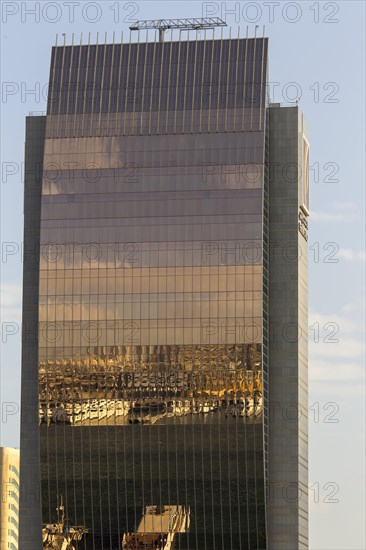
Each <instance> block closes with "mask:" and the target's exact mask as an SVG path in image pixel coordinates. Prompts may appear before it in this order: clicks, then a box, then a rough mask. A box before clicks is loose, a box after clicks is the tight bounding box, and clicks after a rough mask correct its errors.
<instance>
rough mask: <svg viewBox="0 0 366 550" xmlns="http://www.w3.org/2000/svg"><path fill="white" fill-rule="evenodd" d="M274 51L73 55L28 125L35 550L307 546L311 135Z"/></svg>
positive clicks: (26, 509) (28, 441)
mask: <svg viewBox="0 0 366 550" xmlns="http://www.w3.org/2000/svg"><path fill="white" fill-rule="evenodd" d="M209 34H210V36H209ZM233 34H234V32H233ZM183 37H184V40H183ZM267 49H268V40H267V39H266V38H258V37H255V38H250V39H249V38H242V37H241V36H240V33H237V36H236V37H232V33H231V31H230V37H229V38H228V37H226V36H225V37H224V36H223V34H222V33H221V36H219V37H218V36H217V32H216V36H215V33H214V32H212V31H210V33H208V32H207V36H206V33H205V35H204V36H203V34H202V33H201V34H200V35H199V34H198V32H197V31H195V32H191V33H190V36H189V35H188V37H187V35H183V34H180V35H179V39H176V37H175V36H173V33H172V35H171V37H170V34H169V33H166V36H165V41H163V42H159V41H157V36H155V38H154V39H153V40H151V37H150V36H147V35H146V36H145V35H144V37H142V34H141V37H140V34H139V37H138V39H137V38H136V41H135V42H131V39H130V41H129V43H126V42H124V41H123V37H122V39H121V40H120V41H119V40H118V42H117V41H116V40H115V38H113V42H112V43H107V40H104V42H103V43H102V44H98V43H97V44H90V43H88V44H87V45H82V44H80V45H76V44H74V43H73V44H72V45H66V44H64V45H62V46H56V47H54V48H53V49H52V58H51V68H50V95H49V100H48V106H47V115H45V116H35V117H28V118H27V131H26V164H25V172H26V183H25V263H24V305H23V327H24V329H23V367H22V369H23V370H22V410H23V414H22V426H21V480H22V487H23V498H22V503H21V512H20V544H21V546H20V548H21V549H22V550H27V549H29V550H35V549H38V548H42V536H43V545H44V548H51V547H52V546H50V545H51V543H52V540H51V539H52V536H53V535H52V532H51V531H52V525H54V524H60V525H62V526H63V527H65V526H67V528H68V529H71V531H72V529H74V531H75V529H77V528H79V529H82V531H83V533H82V535H80V537H79V539H80V540H77V537H76V535H75V542H73V544H74V546H75V548H80V549H81V548H83V549H88V550H89V549H93V550H101V549H122V548H126V549H128V548H131V549H132V548H133V549H137V548H151V549H158V548H161V549H163V548H166V549H168V548H171V547H173V545H174V548H176V549H181V550H204V549H206V550H213V549H217V550H224V549H225V550H244V549H245V550H264V549H267V548H268V549H271V550H274V549H281V550H285V549H287V548H288V549H291V550H294V549H296V548H299V549H300V548H301V549H305V548H307V496H306V495H307V422H306V417H307V404H306V399H307V389H306V388H307V336H306V332H307V294H306V293H307V266H306V258H307V244H306V241H307V216H308V175H307V174H308V168H307V166H308V165H307V163H308V141H307V139H306V130H305V128H304V122H303V117H302V115H301V114H300V112H299V109H298V107H297V106H296V107H288V108H283V107H281V106H280V105H277V104H269V103H268V99H267V95H266V82H267V66H268V53H267ZM35 327H36V328H35ZM272 404H275V405H276V406H275V407H272V406H271V405H272ZM294 408H295V410H296V411H300V412H301V414H298V415H297V416H296V418H295V419H294V416H293V410H294ZM61 503H62V504H61ZM60 510H61V511H60ZM61 512H62V514H61ZM60 514H61V515H63V517H62V518H60ZM42 525H43V531H42V529H41V526H42ZM70 526H72V527H70ZM78 532H79V531H78ZM70 536H71V535H70Z"/></svg>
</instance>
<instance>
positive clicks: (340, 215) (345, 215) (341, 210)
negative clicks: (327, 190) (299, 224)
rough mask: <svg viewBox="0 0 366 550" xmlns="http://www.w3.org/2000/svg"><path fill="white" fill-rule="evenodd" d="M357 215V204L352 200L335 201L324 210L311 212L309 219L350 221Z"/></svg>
mask: <svg viewBox="0 0 366 550" xmlns="http://www.w3.org/2000/svg"><path fill="white" fill-rule="evenodd" d="M359 217H360V213H359V209H358V206H357V205H356V204H354V203H352V202H344V203H339V202H338V203H337V202H335V203H333V204H332V205H331V206H330V209H329V210H328V211H326V212H316V211H314V212H313V211H312V212H311V220H314V221H316V222H350V221H354V220H355V219H358V218H359Z"/></svg>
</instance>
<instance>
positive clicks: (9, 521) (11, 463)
mask: <svg viewBox="0 0 366 550" xmlns="http://www.w3.org/2000/svg"><path fill="white" fill-rule="evenodd" d="M0 476H1V477H0V479H1V502H0V548H1V550H3V549H4V550H5V549H6V550H7V549H10V550H18V522H19V449H11V448H8V447H0Z"/></svg>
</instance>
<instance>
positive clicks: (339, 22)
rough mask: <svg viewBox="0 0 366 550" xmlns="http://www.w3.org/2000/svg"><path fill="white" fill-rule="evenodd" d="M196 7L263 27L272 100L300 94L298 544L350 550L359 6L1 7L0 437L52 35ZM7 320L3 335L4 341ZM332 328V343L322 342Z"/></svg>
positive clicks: (356, 398)
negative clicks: (305, 222)
mask: <svg viewBox="0 0 366 550" xmlns="http://www.w3.org/2000/svg"><path fill="white" fill-rule="evenodd" d="M72 7H73V10H72ZM72 11H73V13H72ZM31 12H33V14H32V13H31ZM205 15H212V16H218V17H222V18H223V19H225V20H226V22H227V23H228V25H231V26H232V27H234V28H233V34H234V35H236V33H237V26H238V25H240V27H241V34H242V36H245V32H246V26H247V25H249V36H253V34H254V27H255V25H256V24H257V25H259V26H260V29H259V32H260V34H262V32H263V30H262V27H263V25H265V27H266V35H267V36H269V39H270V46H269V48H270V49H269V55H270V76H269V81H270V83H271V84H270V91H271V99H272V101H274V102H281V103H285V104H286V103H288V104H290V103H291V100H293V98H294V97H295V96H297V95H299V96H300V97H301V100H300V106H301V109H302V110H303V112H304V114H305V117H306V119H307V123H308V128H309V140H310V144H311V162H310V164H311V167H312V169H311V218H310V231H309V246H310V251H309V305H310V320H309V326H310V327H312V328H311V330H310V335H309V336H310V338H309V340H310V344H309V352H310V363H309V383H310V386H309V405H310V411H309V418H310V423H309V428H310V484H311V487H312V489H311V491H310V512H311V527H310V540H311V545H310V548H311V549H312V550H325V549H327V550H328V549H332V550H345V549H347V550H361V549H364V548H365V547H366V544H365V540H364V538H363V534H362V533H363V529H360V526H361V525H362V524H363V518H364V500H363V494H362V493H363V490H362V488H363V482H362V476H363V475H364V474H363V471H364V468H363V465H364V436H363V433H364V405H363V399H364V362H363V356H364V325H363V323H364V314H363V308H364V305H365V294H364V275H365V241H364V219H365V212H364V203H365V173H364V159H363V153H364V149H365V111H364V98H365V69H364V66H365V54H364V51H365V3H364V2H363V1H359V2H353V1H347V2H198V1H185V2H180V1H175V2H159V1H156V2H150V1H146V2H144V1H142V2H141V1H136V2H117V1H115V0H112V1H109V0H107V1H103V2H83V1H80V2H73V3H70V2H62V1H60V2H58V3H56V2H2V63H1V67H2V68H1V79H2V103H1V111H2V121H3V125H2V182H1V199H2V200H1V209H2V212H1V213H2V217H1V219H2V226H1V241H2V262H1V289H2V304H3V309H2V319H1V320H2V323H3V325H2V342H3V346H2V374H1V383H2V384H1V401H2V423H1V443H2V445H9V446H17V445H18V438H19V430H18V425H19V414H13V415H10V416H7V415H6V414H5V413H6V410H8V411H9V412H11V409H12V407H13V405H10V404H9V403H15V404H17V403H19V390H20V385H19V380H20V350H21V341H20V333H19V331H18V332H17V328H16V325H15V323H19V322H20V312H21V309H20V308H21V294H22V292H21V280H22V263H21V253H20V250H21V242H22V231H23V227H22V215H23V182H22V170H21V163H22V162H23V152H24V128H25V116H26V115H27V114H28V113H29V112H30V111H44V110H45V107H46V93H47V81H48V70H49V62H50V52H51V46H52V45H53V44H54V43H55V35H56V33H59V35H60V38H61V39H62V36H61V35H62V33H66V35H67V42H68V43H70V42H71V33H73V32H74V33H75V37H76V40H79V37H80V33H81V32H82V33H83V35H84V37H86V36H87V34H88V33H89V32H90V33H91V41H92V42H93V41H95V38H96V33H97V32H99V36H100V40H101V39H102V40H103V41H104V32H108V39H109V40H111V39H112V33H113V31H115V32H116V36H117V37H119V36H120V32H121V30H124V31H127V29H128V26H129V24H130V22H131V21H133V20H136V19H157V18H162V17H169V18H174V17H202V16H205ZM225 32H228V30H225ZM12 172H13V173H12ZM6 243H8V244H6ZM9 243H10V244H9ZM6 251H8V254H7V253H6ZM335 260H336V261H335ZM4 323H5V324H6V325H4ZM9 323H14V325H9ZM4 328H5V332H4ZM11 328H13V329H14V332H15V334H14V335H9V334H8V335H7V334H6V330H7V331H9V330H11ZM318 328H319V331H318ZM334 329H335V331H336V334H334V335H333V340H337V341H336V342H329V341H327V339H329V336H330V335H331V330H334ZM327 336H328V338H327ZM15 407H16V405H15ZM336 421H337V422H336ZM332 500H338V502H329V501H332Z"/></svg>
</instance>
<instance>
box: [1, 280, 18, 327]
mask: <svg viewBox="0 0 366 550" xmlns="http://www.w3.org/2000/svg"><path fill="white" fill-rule="evenodd" d="M21 317H22V284H21V283H3V284H2V285H1V321H2V322H3V323H4V322H14V323H20V322H21Z"/></svg>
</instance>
